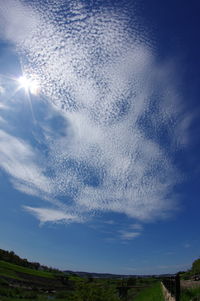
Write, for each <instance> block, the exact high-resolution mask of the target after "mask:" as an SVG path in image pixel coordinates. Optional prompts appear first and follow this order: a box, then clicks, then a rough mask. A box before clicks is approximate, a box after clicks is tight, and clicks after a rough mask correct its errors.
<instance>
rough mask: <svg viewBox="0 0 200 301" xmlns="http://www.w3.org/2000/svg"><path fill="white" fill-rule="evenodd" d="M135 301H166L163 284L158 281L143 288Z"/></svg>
mask: <svg viewBox="0 0 200 301" xmlns="http://www.w3.org/2000/svg"><path fill="white" fill-rule="evenodd" d="M133 301H164V297H163V293H162V288H161V284H160V283H159V282H157V283H155V284H154V285H153V286H152V287H148V288H146V289H144V290H142V291H141V292H140V293H139V294H138V295H137V296H136V298H134V300H133Z"/></svg>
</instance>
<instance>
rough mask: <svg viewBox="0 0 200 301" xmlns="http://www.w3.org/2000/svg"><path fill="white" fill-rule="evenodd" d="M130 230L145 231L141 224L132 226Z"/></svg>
mask: <svg viewBox="0 0 200 301" xmlns="http://www.w3.org/2000/svg"><path fill="white" fill-rule="evenodd" d="M130 228H131V229H133V230H143V226H142V225H141V224H132V225H130Z"/></svg>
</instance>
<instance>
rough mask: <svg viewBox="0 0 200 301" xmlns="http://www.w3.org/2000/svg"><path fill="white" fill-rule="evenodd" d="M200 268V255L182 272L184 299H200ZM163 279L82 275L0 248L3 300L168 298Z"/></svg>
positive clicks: (149, 300) (0, 295)
mask: <svg viewBox="0 0 200 301" xmlns="http://www.w3.org/2000/svg"><path fill="white" fill-rule="evenodd" d="M198 272H199V274H200V259H199V260H197V261H195V262H194V263H193V266H192V269H191V270H190V271H188V272H186V273H181V274H180V275H181V281H182V282H183V288H182V293H181V301H189V300H193V301H200V287H199V286H198V285H197V286H196V287H193V286H192V285H190V284H191V283H194V282H195V281H196V280H194V279H195V277H198ZM83 274H84V273H83ZM94 275H96V274H94ZM105 275H108V277H107V278H106V277H105ZM161 280H162V277H160V278H159V277H150V276H149V277H137V276H132V277H126V278H122V277H120V276H117V275H115V276H114V275H109V274H103V278H100V276H99V277H98V278H97V277H96V278H95V277H91V275H90V274H87V273H86V276H84V277H83V276H82V277H81V276H80V275H78V274H76V273H75V272H74V273H73V272H70V271H69V272H62V271H59V270H58V269H54V268H49V267H47V266H44V265H40V264H39V263H37V262H29V261H28V260H26V259H22V258H20V257H19V256H17V255H16V254H15V253H14V252H8V251H4V250H1V249H0V301H22V300H24V301H30V300H35V301H45V300H46V301H47V300H56V301H64V300H66V301H154V300H156V301H164V298H163V293H162V289H161ZM197 280H198V279H197ZM195 283H198V281H196V282H195Z"/></svg>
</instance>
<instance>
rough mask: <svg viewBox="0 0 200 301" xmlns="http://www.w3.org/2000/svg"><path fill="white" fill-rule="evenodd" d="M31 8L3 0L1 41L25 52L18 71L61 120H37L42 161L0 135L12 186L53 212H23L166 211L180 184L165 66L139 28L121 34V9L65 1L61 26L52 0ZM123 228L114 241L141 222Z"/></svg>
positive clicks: (124, 23) (49, 215)
mask: <svg viewBox="0 0 200 301" xmlns="http://www.w3.org/2000/svg"><path fill="white" fill-rule="evenodd" d="M71 4H72V3H71ZM37 5H40V7H38V6H37ZM37 5H36V4H34V5H32V6H31V4H29V5H25V4H24V3H22V2H20V1H17V0H16V1H15V0H8V1H6V2H4V3H2V5H1V8H0V20H1V21H0V25H2V26H3V28H4V33H5V35H6V38H8V39H10V40H11V41H12V42H14V43H16V44H17V46H18V49H19V52H22V53H23V54H25V55H26V63H24V66H23V68H24V71H25V72H26V73H27V75H28V74H31V73H34V74H37V77H38V78H39V79H40V81H41V93H42V94H43V95H45V97H46V98H47V99H48V100H49V102H50V104H51V105H52V110H55V111H56V112H57V114H60V116H62V118H64V119H65V120H66V124H67V126H66V127H64V129H63V131H64V134H63V135H58V136H55V135H54V134H53V131H52V130H49V129H48V125H44V124H43V131H44V134H45V135H46V136H45V137H46V140H45V143H46V145H47V147H48V156H47V157H45V156H46V155H44V153H43V152H42V150H36V149H35V148H33V147H31V145H29V144H28V143H27V142H25V141H23V140H22V139H20V138H16V137H14V136H11V135H9V134H8V133H6V132H3V131H1V132H0V135H1V137H0V138H1V148H0V149H1V151H0V162H1V163H0V164H1V167H2V168H4V170H6V172H7V173H8V174H10V176H11V177H12V179H13V183H14V186H15V187H16V188H17V189H19V190H21V191H23V192H25V193H29V194H32V195H37V196H39V197H40V198H41V199H44V200H49V201H50V202H51V203H53V204H54V205H56V206H58V211H55V212H54V213H53V211H51V209H48V208H46V209H44V208H35V209H34V208H32V209H30V207H27V208H28V209H27V210H28V211H29V212H31V213H33V214H34V215H36V216H37V217H38V218H39V219H40V220H41V221H47V220H51V221H55V220H56V221H58V220H59V219H60V220H69V221H76V218H70V216H71V215H70V214H72V213H71V212H76V214H77V216H79V217H80V216H82V217H88V216H90V215H93V214H95V212H97V211H102V212H106V211H112V212H117V213H123V214H126V215H127V216H129V217H132V218H135V219H138V220H140V221H148V220H153V219H157V218H163V217H166V216H168V214H169V212H171V211H172V210H174V208H176V206H177V205H176V203H177V199H176V198H175V197H173V194H172V192H173V188H174V185H176V184H177V183H178V182H179V180H180V176H179V173H178V171H177V169H176V168H175V166H174V164H173V163H172V154H173V152H174V148H173V147H174V133H175V132H176V131H175V129H176V122H175V120H176V117H177V116H178V115H179V114H180V111H179V97H180V96H179V94H178V92H177V90H176V86H175V80H174V81H173V82H172V80H171V73H170V72H169V71H170V66H168V65H167V64H158V63H157V62H156V57H155V54H154V53H155V52H154V46H152V45H153V44H152V43H151V37H148V33H147V32H146V31H145V30H144V28H143V27H142V26H139V27H138V26H135V28H136V29H135V30H133V31H132V32H131V33H130V30H129V26H128V23H129V15H128V10H127V8H125V9H124V11H119V10H117V8H113V10H112V9H108V8H106V7H102V8H101V9H97V10H96V9H94V11H93V12H92V13H91V12H89V11H88V10H87V8H86V7H84V5H79V6H78V7H76V8H75V7H74V6H73V5H72V7H71V8H69V10H68V16H67V22H59V21H58V20H59V19H60V18H61V19H62V14H63V11H62V9H61V7H60V4H59V3H57V4H55V5H56V6H57V7H56V9H52V7H51V4H50V3H49V5H48V8H47V7H44V6H43V4H42V3H41V4H37ZM54 8H55V7H54ZM65 18H66V17H65ZM134 22H135V24H137V18H136V19H135V21H134ZM138 28H140V29H138ZM2 34H3V33H2ZM53 108H54V109H53ZM54 131H56V129H54ZM163 133H165V139H164V141H163ZM176 147H177V146H176ZM5 149H6V150H7V151H5ZM38 158H39V161H40V164H38V163H37V162H38ZM49 170H51V173H50V172H49ZM61 200H62V201H61ZM60 208H62V209H61V210H62V214H61V213H58V212H60V211H59V210H60ZM48 210H49V211H48ZM63 210H64V211H63ZM76 214H75V216H76ZM64 216H65V217H66V218H64ZM132 230H133V231H132V232H131V231H129V232H126V231H124V232H121V237H122V238H124V239H132V238H134V237H137V236H139V235H140V232H139V230H142V226H141V225H140V224H134V225H132Z"/></svg>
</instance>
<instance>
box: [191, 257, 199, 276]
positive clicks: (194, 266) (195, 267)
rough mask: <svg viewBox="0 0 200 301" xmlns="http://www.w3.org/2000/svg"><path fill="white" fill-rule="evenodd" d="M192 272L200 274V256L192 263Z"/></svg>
mask: <svg viewBox="0 0 200 301" xmlns="http://www.w3.org/2000/svg"><path fill="white" fill-rule="evenodd" d="M192 272H193V273H194V274H200V258H199V259H196V260H195V261H194V262H193V264H192Z"/></svg>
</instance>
